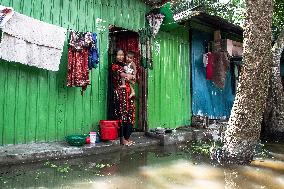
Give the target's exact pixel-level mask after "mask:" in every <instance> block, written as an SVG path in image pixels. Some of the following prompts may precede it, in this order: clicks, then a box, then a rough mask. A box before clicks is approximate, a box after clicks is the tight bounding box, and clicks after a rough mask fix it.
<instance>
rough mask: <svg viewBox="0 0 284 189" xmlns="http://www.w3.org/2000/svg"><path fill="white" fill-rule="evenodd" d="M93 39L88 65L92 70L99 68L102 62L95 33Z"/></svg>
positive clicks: (92, 35)
mask: <svg viewBox="0 0 284 189" xmlns="http://www.w3.org/2000/svg"><path fill="white" fill-rule="evenodd" d="M91 37H92V42H91V47H90V52H89V64H88V65H89V69H90V70H91V69H92V68H97V67H98V64H99V62H100V59H99V50H98V40H97V34H96V33H95V32H93V33H92V34H91Z"/></svg>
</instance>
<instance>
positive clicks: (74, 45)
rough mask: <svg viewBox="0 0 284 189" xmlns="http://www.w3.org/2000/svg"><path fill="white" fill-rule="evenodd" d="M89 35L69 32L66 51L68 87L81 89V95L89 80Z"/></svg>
mask: <svg viewBox="0 0 284 189" xmlns="http://www.w3.org/2000/svg"><path fill="white" fill-rule="evenodd" d="M88 35H89V33H79V32H74V31H71V33H70V42H69V49H68V76H67V86H68V87H82V91H81V94H82V95H83V92H84V91H85V90H86V89H87V86H88V85H89V84H90V80H89V68H88V62H89V61H88V59H89V46H90V40H88V39H89V38H88Z"/></svg>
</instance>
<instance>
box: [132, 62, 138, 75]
mask: <svg viewBox="0 0 284 189" xmlns="http://www.w3.org/2000/svg"><path fill="white" fill-rule="evenodd" d="M131 66H132V68H133V70H134V75H135V77H136V74H137V68H136V64H135V63H134V62H132V63H131Z"/></svg>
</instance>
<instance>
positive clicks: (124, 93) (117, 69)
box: [112, 62, 135, 125]
mask: <svg viewBox="0 0 284 189" xmlns="http://www.w3.org/2000/svg"><path fill="white" fill-rule="evenodd" d="M122 72H124V68H123V65H122V63H120V62H116V63H113V64H112V77H113V78H112V81H113V85H114V99H113V100H114V104H115V105H114V116H115V118H116V119H118V120H120V121H122V122H124V123H131V124H133V125H134V123H135V101H134V98H129V96H130V94H131V88H130V84H129V82H126V83H125V85H126V88H121V85H122V80H121V77H120V73H122Z"/></svg>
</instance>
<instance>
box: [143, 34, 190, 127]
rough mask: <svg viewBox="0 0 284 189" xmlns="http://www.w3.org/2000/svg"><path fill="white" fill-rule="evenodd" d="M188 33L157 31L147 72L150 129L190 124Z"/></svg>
mask: <svg viewBox="0 0 284 189" xmlns="http://www.w3.org/2000/svg"><path fill="white" fill-rule="evenodd" d="M188 37H189V34H188V32H187V31H182V30H178V31H177V33H174V34H168V33H160V34H159V35H158V37H157V39H156V40H155V43H154V44H153V48H154V49H153V50H154V69H153V70H151V71H149V80H148V84H149V86H148V88H149V97H148V119H149V128H155V127H160V126H161V127H170V128H174V127H177V126H184V125H189V124H190V122H191V111H190V110H191V105H190V67H189V65H190V64H189V63H190V59H189V55H190V52H189V51H190V49H189V39H188Z"/></svg>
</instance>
